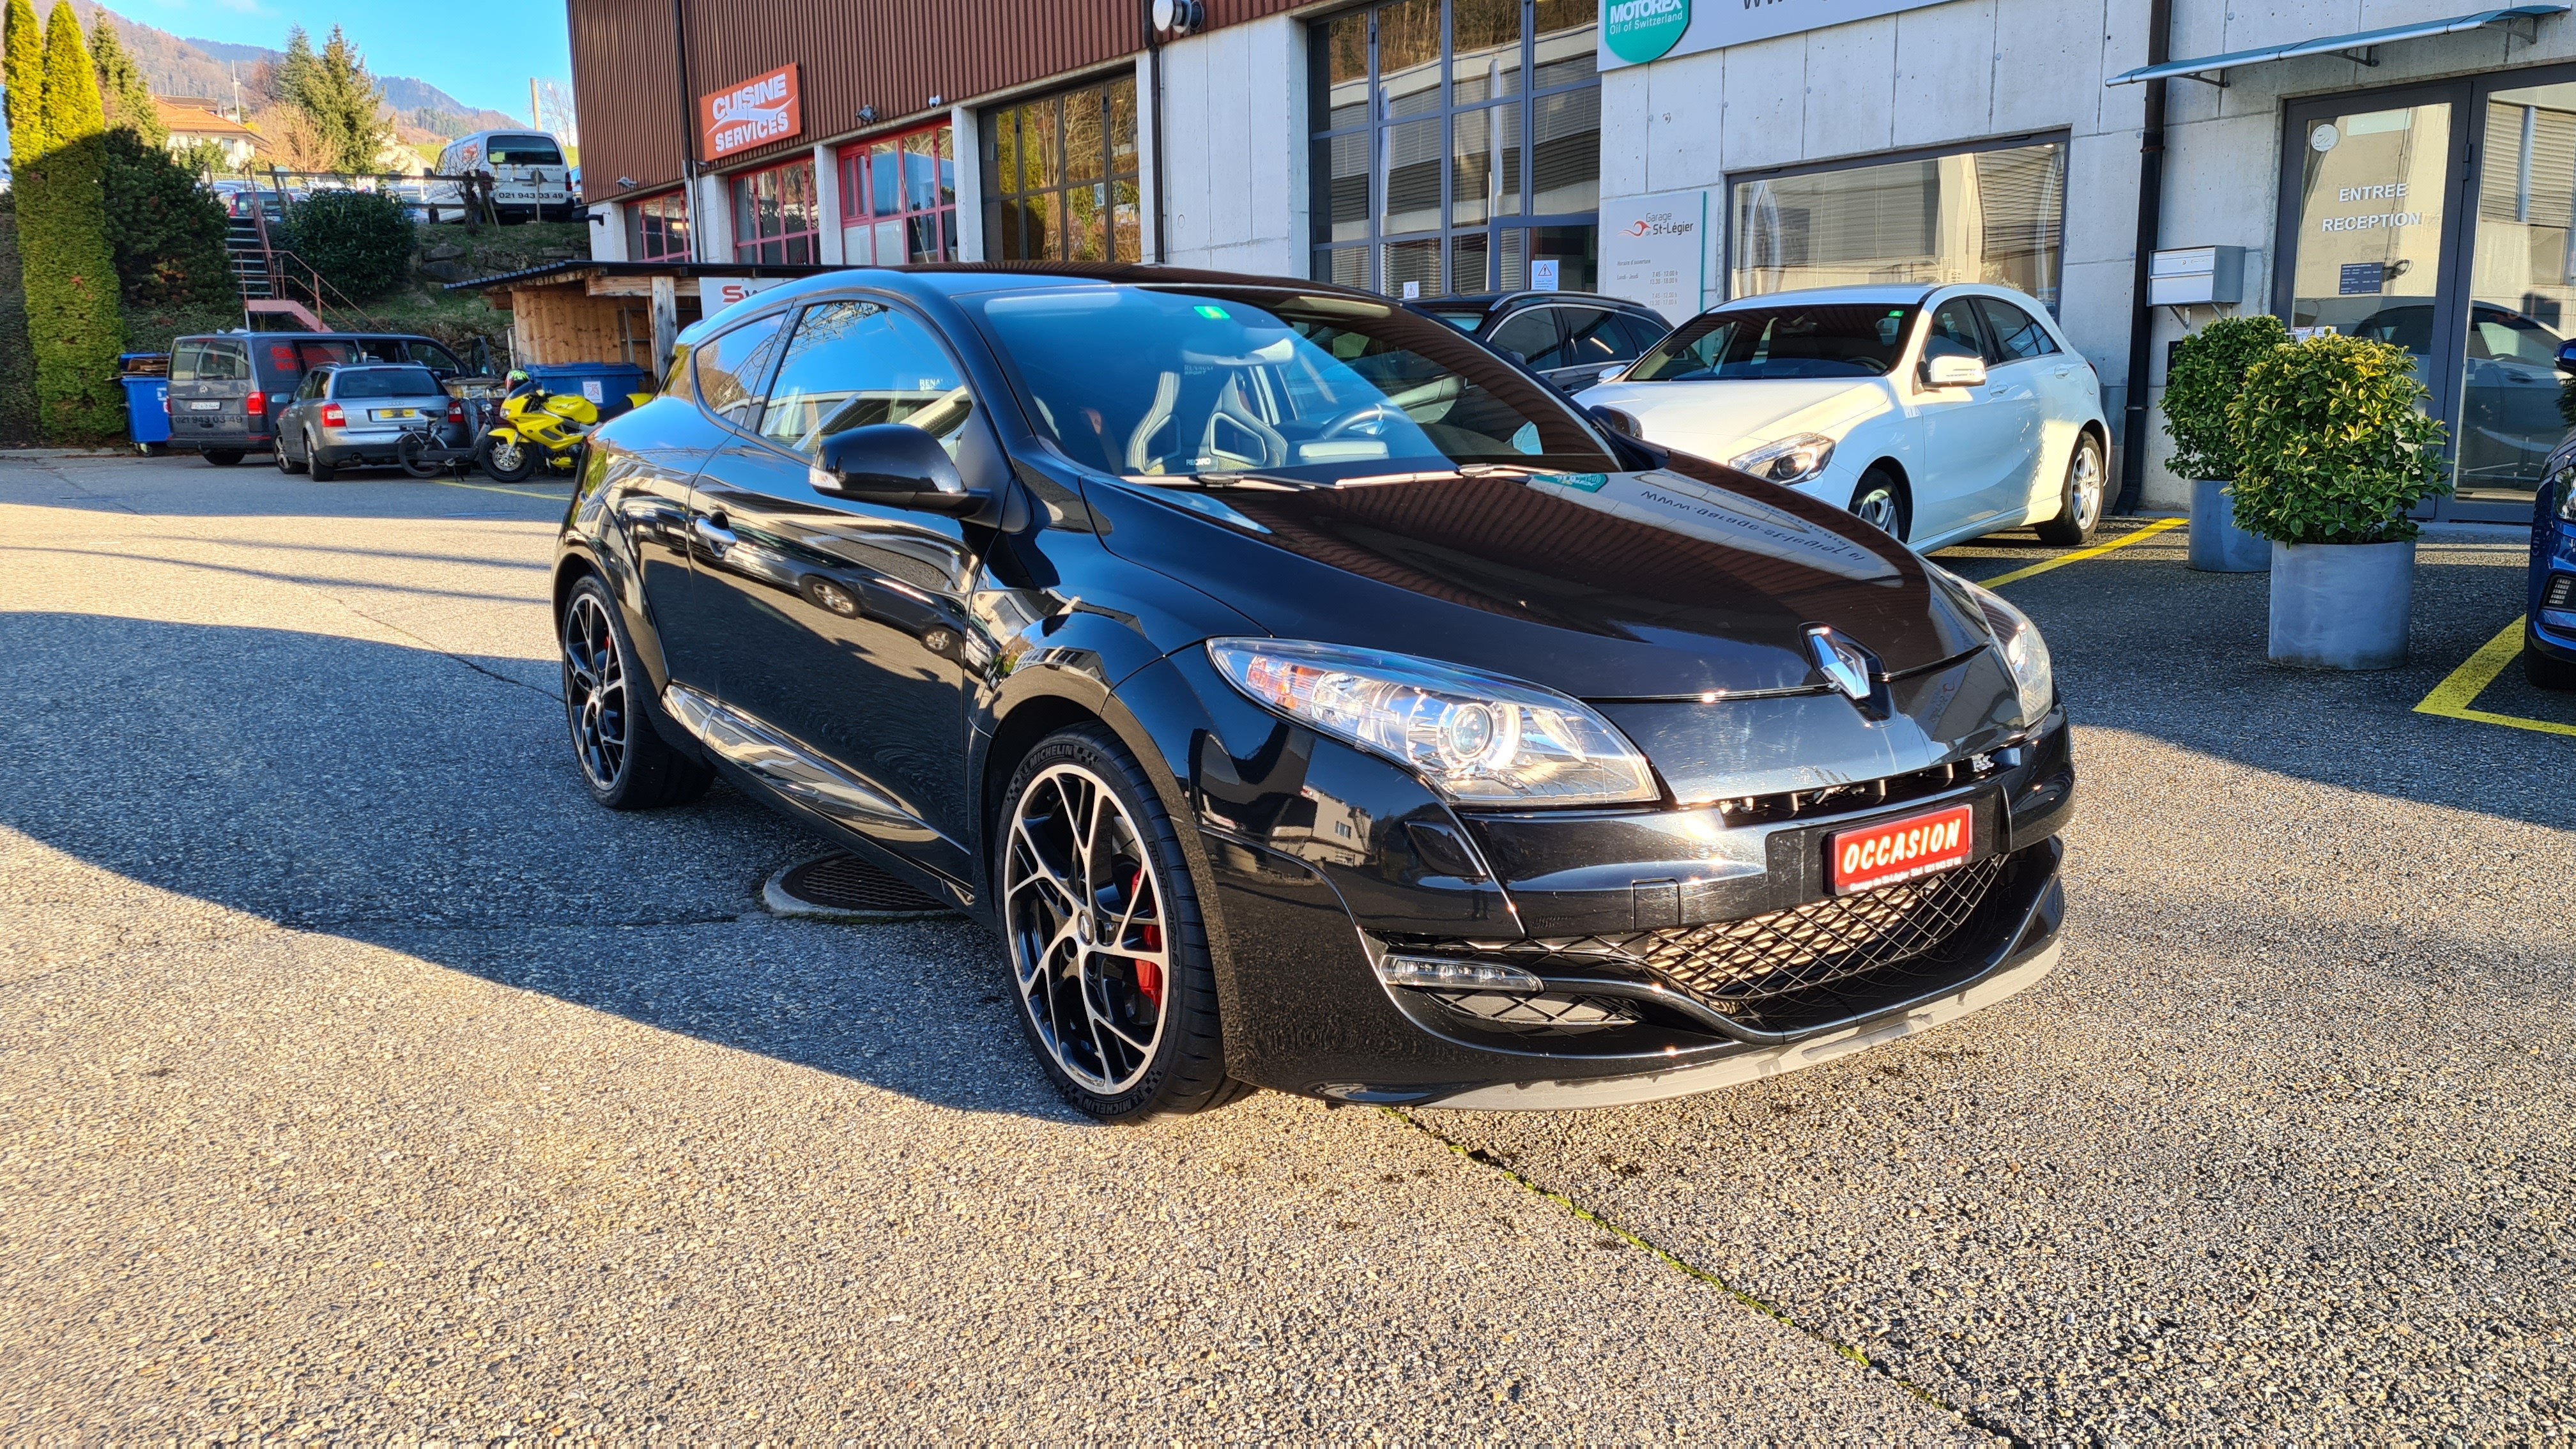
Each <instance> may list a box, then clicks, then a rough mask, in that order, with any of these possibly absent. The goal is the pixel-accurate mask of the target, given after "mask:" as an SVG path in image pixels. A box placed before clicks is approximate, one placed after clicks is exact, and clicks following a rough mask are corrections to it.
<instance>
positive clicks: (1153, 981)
mask: <svg viewBox="0 0 2576 1449" xmlns="http://www.w3.org/2000/svg"><path fill="white" fill-rule="evenodd" d="M1144 883H1145V873H1144V872H1143V871H1141V870H1140V871H1138V872H1136V873H1135V874H1134V875H1132V876H1129V877H1128V878H1127V899H1128V900H1130V901H1133V900H1134V899H1136V889H1137V887H1139V886H1141V885H1143V884H1144ZM1141 934H1142V935H1143V938H1144V944H1145V949H1146V950H1148V951H1160V950H1162V949H1163V928H1162V927H1161V926H1158V925H1155V924H1153V923H1151V922H1147V923H1146V925H1145V926H1144V928H1143V931H1142V933H1141ZM1136 989H1137V990H1139V991H1141V992H1143V993H1145V999H1146V1000H1147V1001H1150V1002H1152V1003H1154V1009H1155V1010H1156V1011H1160V1010H1162V1009H1163V968H1162V967H1160V966H1158V965H1156V964H1155V963H1153V962H1151V961H1147V960H1144V959H1142V958H1138V959H1137V961H1136Z"/></svg>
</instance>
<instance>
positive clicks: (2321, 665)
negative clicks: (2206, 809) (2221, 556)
mask: <svg viewBox="0 0 2576 1449" xmlns="http://www.w3.org/2000/svg"><path fill="white" fill-rule="evenodd" d="M2424 396H2425V392H2424V384H2422V383H2421V382H2418V381H2417V380H2416V378H2415V362H2414V358H2413V357H2412V356H2411V355H2410V354H2408V352H2407V351H2406V349H2405V348H2403V347H2400V346H2398V345H2396V344H2395V343H2392V342H2371V341H2366V340H2364V339H2362V338H2359V337H2342V336H2331V335H2330V336H2324V337H2316V338H2311V339H2310V340H2308V341H2306V342H2296V343H2288V344H2284V345H2282V346H2279V347H2275V348H2273V349H2272V350H2271V351H2269V352H2267V353H2265V354H2263V356H2262V357H2261V358H2259V359H2258V360H2257V361H2256V362H2255V363H2254V365H2253V366H2251V367H2249V368H2247V369H2246V372H2245V383H2244V386H2243V388H2242V389H2241V390H2240V391H2239V392H2238V394H2237V396H2236V400H2235V401H2234V402H2232V403H2230V404H2228V408H2227V417H2228V435H2229V439H2230V443H2231V446H2232V447H2233V448H2234V450H2235V455H2236V465H2237V471H2236V482H2235V486H2234V487H2233V488H2232V489H2231V490H2230V493H2231V496H2232V499H2233V502H2234V506H2235V510H2236V522H2237V523H2238V524H2239V525H2241V526H2242V527H2244V528H2245V529H2247V530H2248V531H2250V532H2252V533H2254V534H2255V535H2257V536H2259V537H2262V538H2265V539H2269V540H2270V541H2271V544H2272V658H2273V660H2274V661H2275V662H2276V663H2281V664H2296V665H2303V666H2306V667H2308V668H2312V669H2393V668H2395V667H2396V666H2398V665H2400V664H2403V663H2405V662H2406V625H2407V619H2408V614H2409V610H2410V609H2411V607H2412V606H2413V603H2414V593H2415V534H2416V528H2415V521H2414V520H2413V519H2411V518H2409V517H2407V516H2406V515H2407V512H2408V511H2409V510H2411V509H2412V508H2414V507H2415V505H2417V504H2419V503H2422V502H2423V501H2424V500H2425V499H2427V498H2431V497H2434V496H2435V495H2437V494H2442V493H2447V492H2449V491H2450V487H2451V485H2450V483H2449V482H2448V481H2447V480H2446V479H2444V478H2443V477H2441V476H2440V475H2441V472H2442V465H2443V460H2442V455H2441V452H2440V447H2441V442H2442V425H2441V424H2440V423H2438V422H2435V421H2434V420H2433V419H2431V418H2429V417H2426V416H2425V415H2424V414H2423V413H2422V412H2421V411H2419V410H2418V404H2419V403H2421V402H2422V400H2423V398H2424Z"/></svg>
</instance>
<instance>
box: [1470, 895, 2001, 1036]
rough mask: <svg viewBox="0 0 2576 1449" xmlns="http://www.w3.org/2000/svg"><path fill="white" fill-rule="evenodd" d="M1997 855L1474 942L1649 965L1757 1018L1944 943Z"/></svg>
mask: <svg viewBox="0 0 2576 1449" xmlns="http://www.w3.org/2000/svg"><path fill="white" fill-rule="evenodd" d="M2004 864H2005V859H2004V857H2002V856H1989V857H1987V858H1986V859H1984V860H1980V861H1976V862H1973V863H1971V864H1968V865H1964V866H1961V867H1959V868H1958V869H1956V870H1950V871H1944V872H1942V873H1941V874H1939V875H1932V876H1925V877H1924V878H1922V879H1921V880H1911V881H1906V882H1904V883H1902V884H1899V885H1892V886H1881V887H1880V888H1879V889H1877V890H1874V891H1864V892H1862V893H1860V894H1858V895H1849V896H1830V897H1827V898H1826V899H1824V900H1820V901H1809V902H1807V903H1806V904H1804V905H1798V906H1791V907H1789V908H1788V909H1787V910H1784V911H1773V912H1771V913H1769V914H1768V915H1761V916H1752V917H1748V918H1746V919H1744V920H1741V921H1718V922H1713V923H1711V924H1708V925H1704V926H1677V927H1673V928H1670V929H1666V930H1660V931H1630V932H1624V933H1621V934H1618V935H1609V936H1571V937H1557V938H1550V939H1534V940H1524V941H1505V942H1496V943H1493V944H1490V945H1480V946H1478V947H1477V948H1476V949H1477V950H1478V952H1479V953H1481V954H1485V955H1493V956H1501V957H1504V958H1507V959H1510V960H1514V961H1516V962H1518V963H1520V964H1522V965H1525V966H1528V967H1529V968H1531V969H1532V970H1535V971H1538V972H1540V973H1541V974H1548V973H1551V972H1553V973H1558V974H1564V973H1570V972H1581V971H1591V970H1597V969H1599V967H1600V966H1601V965H1602V964H1604V963H1616V964H1619V965H1623V966H1630V967H1641V968H1643V969H1645V970H1647V971H1650V972H1653V973H1654V974H1655V975H1657V976H1659V977H1661V978H1662V979H1663V980H1664V981H1666V982H1668V983H1670V984H1671V985H1672V986H1673V987H1675V988H1676V989H1679V990H1682V991H1686V992H1688V993H1690V994H1691V995H1692V996H1694V997H1696V998H1698V999H1699V1001H1700V1002H1702V1003H1703V1004H1705V1005H1706V1006H1708V1007H1709V1008H1710V1009H1712V1010H1715V1011H1719V1012H1723V1013H1725V1014H1726V1015H1729V1016H1734V1017H1739V1018H1742V1017H1750V1016H1752V1015H1754V1014H1755V1013H1757V1012H1758V1010H1759V1009H1760V1008H1761V1007H1762V1005H1763V1004H1764V1003H1766V1002H1772V1001H1775V1000H1777V999H1778V998H1780V997H1784V996H1788V995H1791V994H1793V993H1797V992H1803V991H1809V990H1813V989H1815V988H1817V987H1822V986H1831V985H1833V984H1835V983H1837V982H1841V981H1845V980H1848V979H1849V978H1851V977H1855V976H1859V975H1862V974H1864V973H1866V972H1871V971H1876V970H1879V969H1881V968H1883V967H1888V966H1894V965H1897V964H1899V963H1901V962H1905V961H1910V960H1912V959H1914V958H1916V957H1918V956H1922V955H1925V954H1928V953H1930V952H1932V951H1935V950H1938V949H1939V948H1940V947H1941V946H1942V945H1943V944H1945V943H1946V942H1948V941H1949V940H1950V938H1951V937H1953V936H1955V935H1957V934H1958V933H1959V931H1960V930H1961V928H1963V927H1965V926H1966V925H1967V924H1968V922H1969V921H1970V920H1971V919H1972V918H1973V917H1974V916H1975V915H1976V913H1977V908H1978V907H1979V906H1981V905H1983V904H1985V901H1986V897H1987V896H1988V895H1989V894H1990V893H1991V892H1992V891H1993V890H1994V887H1995V883H1996V881H1998V880H1999V879H2001V878H2002V875H2003V871H2004Z"/></svg>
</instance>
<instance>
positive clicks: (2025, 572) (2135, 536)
mask: <svg viewBox="0 0 2576 1449" xmlns="http://www.w3.org/2000/svg"><path fill="white" fill-rule="evenodd" d="M2190 521H2191V520H2189V519H2187V518H2159V519H2157V520H2156V521H2155V522H2153V523H2150V524H2148V525H2147V526H2146V527H2144V528H2141V529H2139V530H2138V531H2137V532H2135V533H2124V534H2122V535H2120V536H2119V537H2118V538H2115V539H2113V540H2111V541H2110V542H2109V543H2097V544H2095V545H2094V546H2093V547H2091V548H2079V549H2077V550H2076V551H2075V552H2073V553H2070V554H2061V555H2059V556H2058V557H2056V558H2053V559H2050V560H2049V561H2048V562H2046V563H2035V564H2032V565H2031V566H2030V567H2029V568H2026V569H2014V570H2013V571H2012V572H2011V573H2008V574H2004V575H2002V576H2001V577H1998V578H1991V579H1979V580H1977V582H1978V583H1981V584H1983V585H1985V586H1986V587H1987V588H1990V589H1999V588H2002V587H2003V586H2004V585H2006V584H2017V583H2020V582H2021V581H2022V580H2024V579H2026V578H2029V577H2030V576H2031V575H2033V574H2044V573H2046V572H2048V571H2049V570H2050V569H2062V568H2064V567H2066V566H2067V565H2068V564H2071V563H2082V562H2083V561H2084V560H2086V559H2088V558H2100V557H2101V556H2102V555H2104V554H2106V553H2109V552H2110V551H2111V550H2113V549H2115V548H2127V547H2128V546H2129V545H2130V544H2133V543H2136V542H2137V541H2138V540H2140V539H2142V538H2153V537H2155V536H2156V535H2157V534H2159V533H2162V532H2164V531H2165V530H2166V529H2168V528H2180V527H2182V526H2183V525H2184V524H2186V523H2188V522H2190Z"/></svg>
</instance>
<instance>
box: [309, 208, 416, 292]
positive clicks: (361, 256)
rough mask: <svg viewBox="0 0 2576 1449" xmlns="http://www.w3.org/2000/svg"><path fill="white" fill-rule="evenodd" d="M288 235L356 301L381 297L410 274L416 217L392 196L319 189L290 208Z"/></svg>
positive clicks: (325, 276) (328, 279)
mask: <svg viewBox="0 0 2576 1449" xmlns="http://www.w3.org/2000/svg"><path fill="white" fill-rule="evenodd" d="M286 234H287V246H288V247H289V248H291V249H292V250H293V251H294V252H295V254H296V255H297V256H299V257H302V258H303V259H304V260H305V261H306V262H308V263H310V264H311V265H312V267H313V270H315V271H317V272H320V273H321V274H322V279H323V280H324V281H326V282H329V283H330V284H331V285H332V286H333V287H335V288H337V289H338V290H339V292H340V294H341V296H344V297H346V298H348V299H349V300H350V301H352V302H364V301H367V300H368V299H370V298H373V297H381V296H383V295H384V294H385V293H387V292H390V291H392V290H394V289H395V288H396V287H399V286H401V285H402V284H403V283H404V282H406V281H408V280H409V279H410V277H411V248H412V230H411V220H410V218H408V217H406V216H405V215H403V208H402V203H401V202H399V201H397V200H395V199H394V198H392V197H390V196H381V195H378V194H377V193H375V192H372V191H323V192H316V193H315V194H314V195H312V196H310V197H308V198H306V199H305V200H303V201H299V202H297V203H296V204H295V205H294V206H293V207H291V208H289V209H288V210H287V213H286ZM322 300H323V302H324V303H325V304H326V305H327V304H329V303H332V302H336V301H338V300H339V298H336V297H330V296H325V297H324V298H323V299H322Z"/></svg>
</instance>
